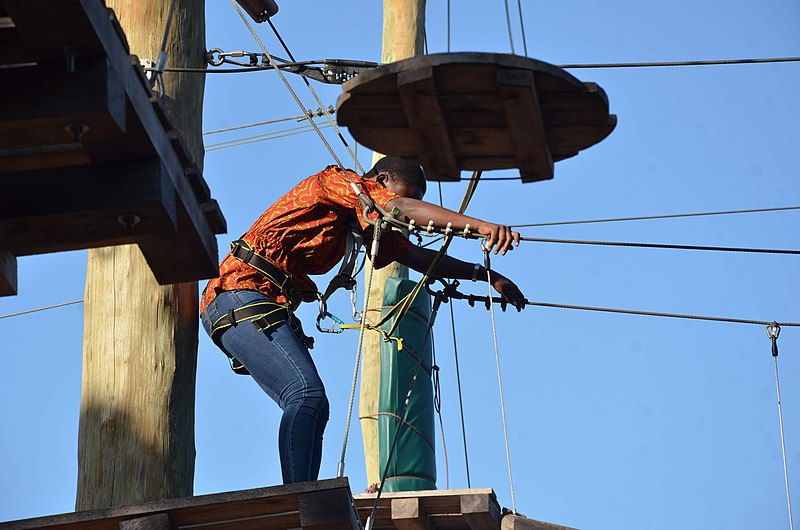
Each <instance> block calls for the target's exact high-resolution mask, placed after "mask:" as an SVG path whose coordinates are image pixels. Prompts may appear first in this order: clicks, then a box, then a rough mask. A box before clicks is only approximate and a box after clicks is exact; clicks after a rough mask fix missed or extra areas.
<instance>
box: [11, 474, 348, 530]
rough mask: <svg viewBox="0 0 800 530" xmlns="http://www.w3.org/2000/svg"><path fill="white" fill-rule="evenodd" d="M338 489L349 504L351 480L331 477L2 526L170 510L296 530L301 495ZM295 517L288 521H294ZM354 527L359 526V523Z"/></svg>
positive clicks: (213, 521) (62, 527)
mask: <svg viewBox="0 0 800 530" xmlns="http://www.w3.org/2000/svg"><path fill="white" fill-rule="evenodd" d="M336 490H339V491H341V492H342V494H341V497H327V498H328V499H337V498H343V499H346V500H347V502H348V504H349V503H350V498H351V497H350V486H349V484H348V481H347V479H346V478H341V479H327V480H320V481H316V482H302V483H296V484H287V485H285V486H272V487H268V488H258V489H250V490H242V491H230V492H225V493H215V494H211V495H199V496H196V497H182V498H178V499H168V500H163V501H154V502H147V503H143V504H137V505H130V506H118V507H114V508H102V509H96V510H87V511H80V512H70V513H66V514H61V515H50V516H46V517H36V518H33V519H23V520H19V521H8V522H2V523H0V530H119V528H120V523H122V522H123V521H127V520H131V519H142V518H147V517H149V516H158V515H160V514H168V515H169V518H170V521H171V523H172V524H173V525H174V526H176V527H179V528H181V527H207V528H220V529H222V528H225V529H228V530H234V529H239V528H242V529H250V528H262V529H263V528H281V529H285V528H296V527H297V526H298V524H297V523H299V518H298V515H297V514H298V499H299V498H300V497H302V496H303V495H305V494H307V493H312V492H328V491H336ZM319 498H320V499H322V498H324V496H323V497H319ZM309 499H311V497H309ZM290 513H293V516H292V517H293V518H294V521H296V522H295V523H294V524H293V525H291V526H289V525H287V526H280V525H275V526H274V527H273V526H271V524H270V523H271V522H272V521H273V520H275V519H281V520H283V516H284V515H285V514H290ZM292 517H287V518H286V519H288V520H292ZM310 520H311V519H310ZM248 521H249V522H250V524H249V526H248ZM253 523H256V524H255V525H254V524H253ZM240 525H241V526H240ZM348 530H358V525H357V524H355V525H354V526H352V527H350V528H348Z"/></svg>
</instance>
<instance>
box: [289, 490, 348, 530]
mask: <svg viewBox="0 0 800 530" xmlns="http://www.w3.org/2000/svg"><path fill="white" fill-rule="evenodd" d="M297 508H298V511H299V512H300V525H301V526H302V527H303V529H309V530H357V529H358V528H359V524H358V514H357V512H356V509H355V507H354V506H353V499H352V497H351V496H350V492H349V489H348V490H345V489H331V490H321V491H310V492H307V493H302V494H300V495H298V497H297Z"/></svg>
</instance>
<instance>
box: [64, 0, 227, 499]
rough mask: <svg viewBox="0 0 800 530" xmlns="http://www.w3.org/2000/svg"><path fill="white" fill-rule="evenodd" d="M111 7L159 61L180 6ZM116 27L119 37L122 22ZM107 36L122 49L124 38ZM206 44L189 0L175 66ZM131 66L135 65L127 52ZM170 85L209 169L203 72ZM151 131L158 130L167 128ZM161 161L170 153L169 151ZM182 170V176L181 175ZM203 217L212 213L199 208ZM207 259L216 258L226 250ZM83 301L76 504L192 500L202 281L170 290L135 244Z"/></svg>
mask: <svg viewBox="0 0 800 530" xmlns="http://www.w3.org/2000/svg"><path fill="white" fill-rule="evenodd" d="M82 3H83V5H84V7H85V8H86V9H87V11H88V12H90V13H91V16H94V17H95V20H96V22H98V24H99V20H97V18H98V17H99V12H98V11H97V7H98V6H97V5H96V4H94V3H92V2H90V0H82ZM107 4H108V6H109V7H111V8H113V9H114V10H115V13H116V16H117V17H118V18H119V21H120V24H121V25H122V27H123V28H124V29H125V30H126V34H127V41H128V43H129V44H130V48H131V51H132V52H134V53H137V54H139V55H140V56H142V57H152V58H155V57H156V55H157V53H158V47H159V45H160V40H161V37H162V36H163V31H164V27H165V23H166V15H167V10H168V8H169V3H168V2H161V1H156V0H145V1H143V0H114V1H111V0H109V1H108V2H107ZM105 16H106V17H108V14H106V15H105ZM107 27H109V28H111V30H113V26H111V25H108V26H107ZM108 40H109V41H110V42H116V43H117V44H114V46H117V47H118V48H119V47H120V46H121V43H120V41H119V39H117V40H116V41H114V40H112V39H110V38H109V39H108ZM204 46H205V10H204V0H178V3H177V9H176V14H175V18H174V20H173V28H172V32H171V35H170V38H169V41H168V51H169V53H170V57H171V58H172V60H171V61H170V62H169V63H168V65H169V66H194V67H201V66H202V65H203V64H204V58H203V57H202V50H203V49H204ZM118 51H119V50H118V49H117V52H118ZM109 55H110V56H111V54H109ZM116 56H120V54H119V53H116ZM121 62H122V61H121ZM124 63H125V65H124V67H127V68H130V63H129V62H128V59H127V55H126V56H125V60H124ZM118 67H119V68H122V67H123V66H122V65H119V66H118ZM190 77H191V78H190ZM165 81H166V86H167V90H168V96H169V97H170V101H171V102H170V103H169V104H168V112H169V113H170V115H171V117H172V118H173V120H174V122H175V123H176V124H178V128H179V129H180V130H181V131H183V132H184V133H185V135H186V137H187V144H188V145H189V146H190V149H192V156H193V158H194V160H197V161H200V160H202V155H203V151H202V147H201V146H202V143H201V140H200V134H201V128H200V123H201V108H202V99H203V76H188V75H183V76H181V75H175V76H171V77H170V76H165ZM132 82H135V83H140V81H137V80H135V79H133V80H132ZM137 89H138V90H139V92H135V91H134V90H133V88H132V87H131V90H129V91H128V92H129V93H141V94H142V97H144V94H143V93H142V92H140V90H141V88H140V87H138V86H137ZM147 105H149V102H147ZM143 126H144V128H145V129H146V130H148V132H149V131H150V129H151V128H153V127H155V126H156V124H153V123H144V124H143ZM158 128H159V129H160V124H159V127H158ZM160 130H162V132H163V129H160ZM168 147H170V148H171V146H168ZM156 148H157V149H159V147H158V146H156ZM160 155H161V158H162V159H166V158H168V156H169V155H167V154H166V150H162V151H161V152H160ZM174 156H175V155H174V154H172V157H174ZM176 163H177V164H180V162H177V160H176ZM168 169H169V170H172V168H168ZM177 172H178V173H179V174H180V176H181V177H183V168H182V167H180V166H179V167H178V168H177ZM179 186H180V183H176V189H177V190H178V194H179V195H180V196H181V197H186V196H188V195H189V194H188V193H186V191H187V190H188V189H189V187H190V185H189V183H188V181H186V182H185V183H184V184H183V186H184V187H185V188H184V189H181V188H180V187H179ZM184 193H186V195H184ZM192 197H193V196H192ZM188 213H189V214H190V215H191V214H192V212H191V211H190V212H188ZM196 213H197V215H200V216H201V217H202V213H201V212H200V211H199V208H198V211H197V212H196ZM190 221H192V222H194V221H195V220H194V219H190ZM201 221H202V222H201V223H200V225H204V224H205V221H204V220H202V219H201ZM178 222H179V224H180V222H181V219H180V218H179V219H178ZM199 233H200V234H202V233H203V231H202V230H199ZM212 239H213V236H212ZM214 247H215V245H214ZM208 254H211V255H216V248H214V250H213V252H208ZM84 298H85V303H84V307H85V309H84V311H85V313H84V346H83V381H82V393H81V416H80V428H79V434H78V492H77V500H76V508H77V509H78V510H85V509H90V508H102V507H110V506H119V505H123V504H137V503H141V502H145V501H152V500H159V499H168V498H175V497H188V496H190V495H191V494H192V488H193V480H194V455H195V447H194V392H195V372H196V364H197V333H198V314H197V303H198V293H197V283H196V282H190V283H182V284H174V285H164V286H160V285H158V282H157V281H156V278H155V277H154V276H153V273H152V272H151V270H150V268H149V267H148V265H147V263H146V261H145V258H144V256H143V255H142V252H141V251H140V250H139V249H138V248H137V247H136V246H132V245H128V246H122V247H110V248H105V249H98V250H92V251H90V252H89V257H88V265H87V274H86V293H85V297H84Z"/></svg>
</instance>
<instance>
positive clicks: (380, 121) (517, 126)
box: [336, 52, 617, 182]
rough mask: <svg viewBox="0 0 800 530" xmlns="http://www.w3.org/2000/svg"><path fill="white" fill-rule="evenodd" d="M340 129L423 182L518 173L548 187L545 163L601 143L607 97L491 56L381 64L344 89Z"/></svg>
mask: <svg viewBox="0 0 800 530" xmlns="http://www.w3.org/2000/svg"><path fill="white" fill-rule="evenodd" d="M342 89H343V90H344V92H343V93H342V94H341V95H340V96H339V99H338V101H337V102H336V116H337V121H338V123H339V125H342V126H346V127H347V128H348V130H349V131H350V134H352V135H353V138H355V139H356V140H357V141H358V142H359V143H361V144H362V145H365V146H367V147H369V148H370V149H374V150H375V151H378V152H380V153H384V154H387V155H396V156H401V157H404V158H407V159H409V160H413V161H416V162H417V163H419V164H421V165H422V166H423V168H424V169H425V173H426V175H427V178H428V179H429V180H458V179H459V177H460V172H461V170H491V169H509V168H519V171H520V176H521V177H522V181H523V182H533V181H537V180H546V179H551V178H553V163H554V162H557V161H559V160H563V159H565V158H569V157H571V156H575V155H576V154H578V152H580V151H581V150H583V149H586V148H587V147H590V146H592V145H594V144H596V143H597V142H599V141H600V140H602V139H603V138H605V137H606V136H608V135H609V134H610V133H611V131H613V130H614V127H615V125H616V123H617V119H616V116H614V115H613V114H609V113H608V98H607V97H606V94H605V92H604V91H603V89H602V88H600V87H599V86H597V85H596V84H594V83H583V82H581V81H579V80H578V79H576V78H575V77H573V76H572V75H570V74H568V73H567V72H566V71H564V70H563V69H561V68H558V67H556V66H553V65H551V64H548V63H544V62H541V61H537V60H535V59H530V58H527V57H521V56H518V55H506V54H496V53H472V52H470V53H448V54H435V55H425V56H420V57H414V58H411V59H406V60H404V61H399V62H396V63H390V64H386V65H384V66H381V67H379V68H376V69H375V70H371V71H368V72H366V73H363V74H361V75H359V76H358V77H356V78H355V79H352V80H350V81H348V82H347V83H345V84H344V85H343V86H342Z"/></svg>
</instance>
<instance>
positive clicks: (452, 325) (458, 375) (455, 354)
mask: <svg viewBox="0 0 800 530" xmlns="http://www.w3.org/2000/svg"><path fill="white" fill-rule="evenodd" d="M472 176H473V179H474V178H475V176H476V175H475V173H473V175H472ZM478 176H479V175H478ZM473 179H470V180H473ZM438 184H439V205H440V206H442V207H444V201H443V197H442V183H441V181H439V182H438ZM464 197H465V198H466V194H465V195H464ZM462 205H463V206H464V208H463V209H460V211H459V213H464V211H465V210H466V205H464V204H463V201H462ZM423 246H425V245H423ZM448 307H449V308H450V329H451V331H452V334H453V357H454V358H455V368H456V386H457V387H458V410H459V414H460V415H461V439H462V440H463V442H464V466H465V467H466V471H467V487H468V488H471V487H472V482H471V480H470V476H469V453H468V451H467V427H466V420H465V418H464V396H463V393H462V392H461V370H460V369H459V365H458V340H456V316H455V310H454V309H453V304H449V305H448ZM442 439H444V431H443V432H442Z"/></svg>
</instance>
